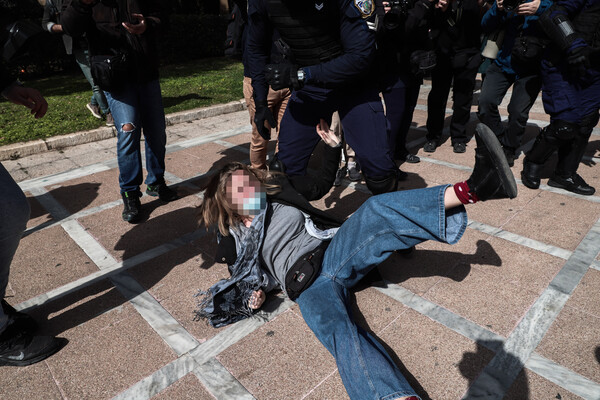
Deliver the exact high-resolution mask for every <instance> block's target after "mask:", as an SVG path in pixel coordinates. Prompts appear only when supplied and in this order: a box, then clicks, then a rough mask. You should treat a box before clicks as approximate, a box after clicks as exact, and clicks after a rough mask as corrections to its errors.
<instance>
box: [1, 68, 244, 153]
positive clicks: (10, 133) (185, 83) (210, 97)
mask: <svg viewBox="0 0 600 400" xmlns="http://www.w3.org/2000/svg"><path fill="white" fill-rule="evenodd" d="M242 80H243V67H242V65H241V64H240V63H238V62H234V61H231V60H229V59H226V58H211V59H203V60H199V61H194V62H188V63H181V64H178V65H170V66H167V67H165V68H163V69H162V70H161V88H162V94H163V104H164V107H165V113H166V114H168V113H172V112H176V111H183V110H189V109H193V108H197V107H205V106H209V105H213V104H220V103H226V102H230V101H234V100H239V99H240V98H242V97H243V94H242ZM25 83H26V85H27V86H31V87H34V88H36V89H38V90H39V91H40V92H42V94H43V95H44V97H45V98H46V100H47V101H48V105H49V108H48V113H47V114H46V116H45V117H43V118H41V119H37V120H36V119H34V118H33V117H32V116H30V115H29V111H28V110H27V109H25V108H24V107H23V106H17V105H14V104H12V103H9V102H8V101H6V100H4V99H2V100H0V145H6V144H10V143H15V142H23V141H29V140H35V139H44V138H48V137H52V136H57V135H63V134H67V133H72V132H77V131H82V130H88V129H94V128H97V127H100V126H103V125H104V122H103V121H101V120H98V119H96V118H94V117H93V116H92V115H91V114H90V113H89V111H88V110H87V109H86V108H85V105H86V104H87V103H88V102H89V101H90V96H91V94H92V90H91V88H90V86H89V84H88V83H87V81H86V80H85V78H84V77H83V74H81V73H78V74H72V75H61V76H53V77H50V78H45V79H39V80H35V81H27V82H25Z"/></svg>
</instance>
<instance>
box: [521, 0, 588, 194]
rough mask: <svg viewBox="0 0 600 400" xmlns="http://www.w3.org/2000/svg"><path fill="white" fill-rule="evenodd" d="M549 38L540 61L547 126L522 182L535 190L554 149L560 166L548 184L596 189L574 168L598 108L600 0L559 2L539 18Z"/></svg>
mask: <svg viewBox="0 0 600 400" xmlns="http://www.w3.org/2000/svg"><path fill="white" fill-rule="evenodd" d="M540 25H541V26H542V28H543V29H544V31H545V32H546V33H547V34H548V36H549V37H550V39H551V40H552V42H553V43H552V46H550V47H549V50H548V52H547V54H546V57H545V59H544V60H543V61H542V101H543V104H544V110H545V111H546V113H548V114H549V115H550V124H549V125H548V126H547V127H545V128H544V129H542V131H541V132H540V134H539V135H538V137H537V138H536V141H535V143H534V145H533V147H532V149H531V150H530V151H529V152H528V153H527V156H526V158H525V161H524V165H523V172H522V173H521V176H522V180H523V183H524V184H525V185H526V186H528V187H530V188H537V187H539V182H540V172H541V169H542V167H543V165H544V163H545V162H546V160H547V159H548V158H549V157H550V156H551V155H552V154H553V153H554V151H556V150H558V164H557V165H556V168H555V171H554V175H553V176H552V177H551V178H550V180H549V181H548V185H550V186H554V187H559V188H563V189H566V190H569V191H572V192H575V193H578V194H583V195H592V194H594V192H595V189H594V188H593V187H591V186H589V185H588V184H587V183H586V182H585V181H584V180H583V178H581V177H580V176H579V175H578V174H577V168H578V166H579V163H580V162H581V159H582V158H583V154H584V152H585V149H586V146H587V143H588V141H589V138H590V135H591V133H592V130H593V129H594V127H595V126H596V124H597V123H598V119H599V117H598V110H599V108H600V56H599V55H598V52H597V50H598V49H600V0H559V1H557V2H555V3H554V5H553V6H552V7H551V8H550V9H549V10H548V11H547V12H546V13H545V14H544V15H542V17H541V18H540Z"/></svg>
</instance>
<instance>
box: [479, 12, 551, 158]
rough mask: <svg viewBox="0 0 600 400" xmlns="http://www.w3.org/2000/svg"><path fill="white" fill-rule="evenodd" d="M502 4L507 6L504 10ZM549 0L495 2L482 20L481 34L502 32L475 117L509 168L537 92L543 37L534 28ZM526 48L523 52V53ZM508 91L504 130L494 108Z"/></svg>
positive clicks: (539, 83) (539, 85) (487, 72)
mask: <svg viewBox="0 0 600 400" xmlns="http://www.w3.org/2000/svg"><path fill="white" fill-rule="evenodd" d="M505 4H506V5H507V6H506V7H505ZM551 4H552V2H551V1H550V0H532V1H527V2H524V3H520V4H519V0H497V1H496V2H495V3H494V5H493V6H492V8H490V9H489V10H488V12H487V13H486V14H485V15H484V16H483V19H482V21H481V27H482V29H483V32H484V33H485V34H491V33H492V32H495V31H496V30H498V29H500V28H504V41H503V42H502V46H501V48H500V51H499V52H498V55H497V57H496V60H494V61H493V62H492V63H491V64H490V66H489V67H488V69H487V71H486V76H485V80H484V81H483V86H482V87H481V95H480V97H479V109H478V116H479V119H480V120H481V122H483V123H484V124H486V125H487V126H489V127H490V128H491V129H492V130H493V131H494V133H496V135H498V136H499V138H500V142H501V143H502V145H503V147H504V150H505V153H506V158H507V159H508V161H509V165H510V166H512V165H514V160H515V158H516V156H517V155H516V154H515V152H516V149H517V148H518V147H519V146H520V144H521V138H522V137H523V133H524V132H525V126H526V124H527V120H528V119H529V110H530V109H531V107H532V106H533V103H534V102H535V99H536V98H537V95H538V93H539V92H540V88H541V84H542V82H541V78H540V72H539V66H540V61H541V57H542V55H543V44H542V43H541V41H540V40H539V38H540V37H542V36H543V34H542V33H541V32H540V30H539V28H538V27H537V25H536V21H537V20H538V18H539V16H540V15H541V14H542V13H543V12H544V11H545V10H546V9H547V8H548V7H550V5H551ZM525 48H527V49H528V50H527V51H524V49H525ZM511 85H512V86H513V88H512V96H511V98H510V102H509V104H508V125H507V126H506V127H504V126H503V125H502V122H501V120H500V114H499V113H498V106H499V105H500V103H501V102H502V99H503V98H504V96H505V95H506V92H507V91H508V89H509V88H510V86H511Z"/></svg>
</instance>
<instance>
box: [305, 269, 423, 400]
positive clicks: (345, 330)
mask: <svg viewBox="0 0 600 400" xmlns="http://www.w3.org/2000/svg"><path fill="white" fill-rule="evenodd" d="M296 301H297V303H298V305H299V306H300V311H301V312H302V316H303V317H304V320H305V321H306V323H307V325H308V326H309V328H310V329H311V330H312V331H313V332H314V334H315V336H316V337H317V339H319V341H320V342H321V343H322V344H323V346H325V348H326V349H327V350H328V351H329V352H330V353H331V354H332V355H333V357H334V358H335V361H336V363H337V366H338V371H339V373H340V377H341V378H342V382H343V383H344V386H345V388H346V391H347V392H348V395H349V396H350V399H353V400H365V399H373V400H375V399H377V400H378V399H398V398H403V397H407V396H416V393H415V391H414V390H413V389H412V388H411V387H410V384H409V383H408V382H407V381H406V379H405V378H404V376H403V375H402V372H401V371H400V369H399V368H398V367H397V366H396V365H395V364H394V361H393V360H392V358H391V357H390V355H389V354H388V353H387V351H386V350H385V348H384V347H383V346H382V345H381V344H380V343H379V342H378V341H377V339H376V338H375V337H374V336H373V335H372V334H370V333H369V332H367V331H365V330H364V329H363V328H361V327H360V326H358V325H356V323H355V321H354V319H353V317H352V311H351V307H350V301H349V298H348V289H346V288H345V287H344V286H342V285H340V284H338V283H336V282H335V281H333V280H331V279H329V278H328V277H325V276H323V275H321V276H320V277H319V278H317V280H316V281H315V282H314V283H313V284H312V285H311V286H310V287H309V288H308V289H306V290H305V291H304V292H303V293H302V294H301V295H300V296H299V297H298V299H296Z"/></svg>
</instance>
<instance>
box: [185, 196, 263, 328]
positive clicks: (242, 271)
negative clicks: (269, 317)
mask: <svg viewBox="0 0 600 400" xmlns="http://www.w3.org/2000/svg"><path fill="white" fill-rule="evenodd" d="M267 209H268V207H265V209H264V210H262V211H261V213H260V214H258V215H257V216H255V217H254V219H253V220H252V224H251V225H250V228H248V232H247V233H246V235H245V236H244V238H243V240H242V243H241V246H240V251H239V253H238V257H237V259H236V260H235V263H233V265H231V267H230V272H231V277H229V278H228V279H221V280H220V281H219V282H217V283H215V284H214V285H212V286H211V287H210V288H209V289H208V290H207V291H202V290H200V291H199V292H198V293H197V294H196V297H198V309H197V310H196V311H194V312H195V314H196V316H195V317H194V320H196V321H197V320H200V319H204V320H206V321H208V323H209V324H210V325H211V326H213V327H215V328H220V327H222V326H225V325H229V324H232V323H234V322H237V321H239V320H242V319H245V318H248V317H251V316H252V314H253V310H252V309H250V307H248V300H249V299H250V296H251V295H252V292H254V291H255V290H258V289H260V288H261V286H262V283H263V282H262V281H263V278H262V272H261V270H260V261H259V255H260V246H261V245H262V242H263V239H264V234H265V215H266V211H267Z"/></svg>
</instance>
